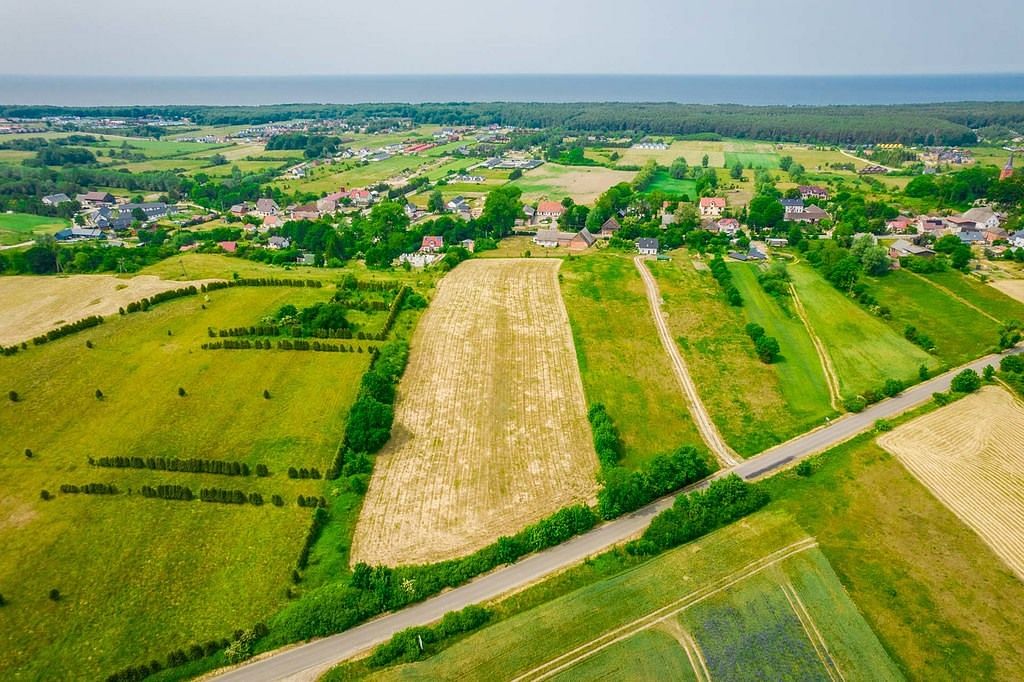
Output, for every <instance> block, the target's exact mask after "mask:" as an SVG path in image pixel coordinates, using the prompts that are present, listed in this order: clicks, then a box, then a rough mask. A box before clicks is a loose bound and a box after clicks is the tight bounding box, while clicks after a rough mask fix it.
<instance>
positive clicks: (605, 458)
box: [587, 403, 623, 468]
mask: <svg viewBox="0 0 1024 682" xmlns="http://www.w3.org/2000/svg"><path fill="white" fill-rule="evenodd" d="M587 419H588V420H589V421H590V431H591V433H592V435H593V438H594V450H595V451H596V452H597V460H598V461H599V462H600V463H601V467H602V468H611V467H614V466H616V465H617V464H618V463H619V459H621V458H622V450H623V447H622V440H621V439H620V438H619V429H618V427H616V426H615V423H614V422H613V421H612V418H611V416H610V415H609V414H608V410H607V409H606V408H605V406H604V404H602V403H595V404H594V405H592V406H591V408H590V409H589V410H588V411H587Z"/></svg>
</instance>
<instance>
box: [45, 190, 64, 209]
mask: <svg viewBox="0 0 1024 682" xmlns="http://www.w3.org/2000/svg"><path fill="white" fill-rule="evenodd" d="M69 201H71V197H69V196H68V195H67V194H64V193H60V194H47V195H46V196H45V197H43V203H44V204H46V205H47V206H60V205H61V204H64V203H67V202H69Z"/></svg>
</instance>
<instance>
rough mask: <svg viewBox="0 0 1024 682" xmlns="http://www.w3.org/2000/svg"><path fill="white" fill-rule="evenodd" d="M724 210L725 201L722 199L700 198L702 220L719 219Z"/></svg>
mask: <svg viewBox="0 0 1024 682" xmlns="http://www.w3.org/2000/svg"><path fill="white" fill-rule="evenodd" d="M724 210H725V199H723V198H722V197H701V199H700V215H701V217H703V218H719V217H721V215H722V211H724Z"/></svg>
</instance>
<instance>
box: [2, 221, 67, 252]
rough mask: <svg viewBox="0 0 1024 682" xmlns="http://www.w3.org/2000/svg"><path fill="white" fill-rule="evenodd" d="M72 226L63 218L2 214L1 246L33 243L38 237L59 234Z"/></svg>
mask: <svg viewBox="0 0 1024 682" xmlns="http://www.w3.org/2000/svg"><path fill="white" fill-rule="evenodd" d="M70 224H71V223H70V222H69V221H67V220H64V219H63V218H50V217H48V216H41V215H31V214H29V213H0V246H8V245H12V244H20V243H22V242H28V241H32V240H33V239H35V238H36V237H39V236H42V235H47V234H54V233H55V232H59V231H61V230H63V229H64V228H65V227H67V226H68V225H70Z"/></svg>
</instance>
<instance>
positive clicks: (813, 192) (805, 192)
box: [797, 185, 829, 201]
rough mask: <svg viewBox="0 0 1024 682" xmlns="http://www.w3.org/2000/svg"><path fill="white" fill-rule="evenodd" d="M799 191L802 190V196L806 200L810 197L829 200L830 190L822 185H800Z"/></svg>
mask: <svg viewBox="0 0 1024 682" xmlns="http://www.w3.org/2000/svg"><path fill="white" fill-rule="evenodd" d="M797 191H798V192H800V198H801V199H803V200H804V201H807V200H808V199H820V200H821V201H828V196H829V194H828V190H827V189H825V188H824V187H821V186H820V185H800V186H799V187H797Z"/></svg>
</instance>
